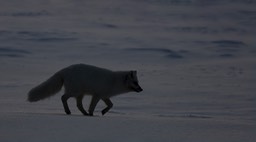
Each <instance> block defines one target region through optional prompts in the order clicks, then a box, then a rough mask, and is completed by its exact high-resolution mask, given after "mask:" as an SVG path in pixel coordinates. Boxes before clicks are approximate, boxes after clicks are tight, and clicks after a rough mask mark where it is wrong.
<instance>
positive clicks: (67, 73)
mask: <svg viewBox="0 0 256 142" xmlns="http://www.w3.org/2000/svg"><path fill="white" fill-rule="evenodd" d="M136 74H137V72H136V71H111V70H107V69H103V68H99V67H95V66H91V65H85V64H75V65H71V66H69V67H67V68H64V69H62V70H60V71H58V72H57V73H55V74H54V75H53V76H52V77H50V78H49V79H48V80H46V81H45V82H43V83H41V84H40V85H38V86H36V87H35V88H32V89H31V90H30V91H29V93H28V101H29V102H36V101H39V100H42V99H45V98H48V97H50V96H52V95H54V94H56V93H57V92H59V91H60V89H61V88H62V86H63V85H64V88H65V93H64V95H63V96H62V97H61V100H62V103H63V106H64V109H65V112H66V114H71V112H70V110H69V107H68V104H67V100H68V99H69V98H70V97H75V98H76V103H77V107H78V109H79V110H80V111H81V112H82V113H83V114H84V115H89V116H93V112H94V109H95V107H96V105H97V103H98V102H99V100H100V99H101V100H103V101H104V102H105V103H106V105H107V107H106V108H105V109H103V110H102V111H101V113H102V115H104V114H105V113H107V112H108V111H109V110H110V109H111V108H112V107H113V103H112V102H111V100H110V97H112V96H115V95H119V94H122V93H127V92H131V91H135V92H141V91H142V90H143V89H142V88H141V87H140V86H139V84H138V79H137V75H136ZM84 95H91V96H92V100H91V104H90V106H89V113H87V112H86V111H85V110H84V108H83V104H82V99H83V97H84Z"/></svg>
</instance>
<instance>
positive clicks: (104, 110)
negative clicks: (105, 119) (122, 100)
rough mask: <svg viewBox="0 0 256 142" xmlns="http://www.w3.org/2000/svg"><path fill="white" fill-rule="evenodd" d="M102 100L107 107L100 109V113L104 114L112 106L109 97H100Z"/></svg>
mask: <svg viewBox="0 0 256 142" xmlns="http://www.w3.org/2000/svg"><path fill="white" fill-rule="evenodd" d="M102 100H103V101H104V102H105V104H106V105H107V107H106V108H105V109H103V110H102V111H101V113H102V115H104V114H106V113H107V112H108V111H109V110H110V109H111V108H112V107H113V103H112V102H111V100H110V99H102Z"/></svg>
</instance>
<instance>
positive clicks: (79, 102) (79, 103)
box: [76, 95, 88, 115]
mask: <svg viewBox="0 0 256 142" xmlns="http://www.w3.org/2000/svg"><path fill="white" fill-rule="evenodd" d="M82 101H83V95H81V96H79V97H77V98H76V106H77V108H78V109H79V110H80V111H81V112H82V113H83V114H84V115H88V113H87V112H86V111H85V110H84V107H83V102H82Z"/></svg>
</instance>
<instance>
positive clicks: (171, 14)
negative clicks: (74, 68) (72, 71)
mask: <svg viewBox="0 0 256 142" xmlns="http://www.w3.org/2000/svg"><path fill="white" fill-rule="evenodd" d="M255 6H256V2H254V1H242V0H224V1H223V0H216V1H210V0H204V1H202V0H130V1H119V0H109V1H103V0H94V1H81V0H74V1H71V0H23V1H18V0H8V1H7V0H4V1H2V2H1V5H0V41H1V45H0V64H1V66H0V71H1V73H0V78H1V80H0V113H1V115H0V141H4V142H8V141H10V142H14V141H20V142H25V141H26V142H27V141H38V142H40V141H44V142H45V141H49V142H51V141H74V142H78V141H92V142H98V141H114V142H115V141H124V142H126V141H135V142H136V141H138V142H143V141H146V142H151V141H152V142H155V141H179V142H188V141H189V142H191V141H199V142H200V141H201V142H205V141H207V142H211V141H212V142H215V141H219V142H241V141H247V142H254V141H255V140H256V136H255V132H256V125H255V120H256V113H255V112H256V108H255V102H256V96H255V91H256V88H255V83H256V76H255V71H256V66H255V63H256V59H255V57H256V56H255V55H256V50H255V46H256V42H255V35H256V30H255V28H254V27H255V23H256V21H255V16H256V11H255ZM77 63H84V64H91V65H95V66H99V67H104V68H108V69H111V70H137V71H138V78H139V81H140V85H141V86H142V88H143V89H144V91H143V92H141V93H128V94H124V95H120V96H116V97H113V98H112V101H113V103H114V107H113V109H111V110H110V112H109V113H108V114H106V115H105V116H101V115H100V111H101V110H102V109H103V108H104V107H105V105H104V103H102V102H100V103H99V105H98V106H97V108H96V112H95V114H96V116H95V117H86V116H83V115H82V114H81V113H80V112H79V111H78V109H77V108H76V105H75V100H74V99H70V100H69V102H68V103H69V106H70V109H71V112H72V115H65V112H64V110H63V107H62V104H61V101H60V96H61V95H62V94H63V90H62V91H61V92H59V93H58V94H57V95H55V96H54V97H51V98H49V99H46V100H43V101H40V102H36V103H29V102H28V101H26V99H27V93H28V91H29V90H30V89H31V88H32V87H34V86H35V85H37V84H39V83H41V82H42V81H44V80H46V79H47V78H48V77H50V76H51V75H52V74H54V73H55V72H56V71H58V70H60V69H62V68H64V67H67V66H69V65H71V64H77ZM89 102H90V97H85V98H84V106H85V108H86V109H88V104H89Z"/></svg>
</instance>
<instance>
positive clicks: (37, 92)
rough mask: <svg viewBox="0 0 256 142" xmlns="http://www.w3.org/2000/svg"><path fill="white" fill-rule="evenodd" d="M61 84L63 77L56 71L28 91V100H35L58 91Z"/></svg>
mask: <svg viewBox="0 0 256 142" xmlns="http://www.w3.org/2000/svg"><path fill="white" fill-rule="evenodd" d="M62 85H63V79H62V77H61V76H60V75H59V74H58V73H56V74H54V75H53V76H52V77H50V78H49V79H48V80H46V81H45V82H43V83H41V84H40V85H38V86H36V87H34V88H32V89H31V90H30V91H29V93H28V101H29V102H36V101H39V100H42V99H45V98H48V97H50V96H53V95H54V94H56V93H57V92H59V91H60V89H61V87H62Z"/></svg>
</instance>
